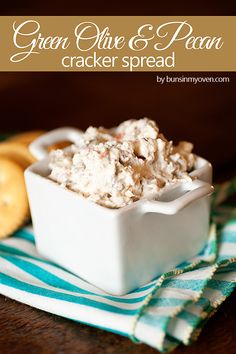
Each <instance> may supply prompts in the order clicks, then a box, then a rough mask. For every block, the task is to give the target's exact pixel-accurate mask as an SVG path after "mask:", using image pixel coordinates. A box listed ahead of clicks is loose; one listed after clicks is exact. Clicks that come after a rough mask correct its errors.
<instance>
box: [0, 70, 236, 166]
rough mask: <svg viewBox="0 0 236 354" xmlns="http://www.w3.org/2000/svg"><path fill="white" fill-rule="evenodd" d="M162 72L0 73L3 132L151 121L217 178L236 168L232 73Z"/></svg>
mask: <svg viewBox="0 0 236 354" xmlns="http://www.w3.org/2000/svg"><path fill="white" fill-rule="evenodd" d="M156 75H161V76H165V74H164V73H158V74H156V73H0V105H1V118H0V119H1V124H0V130H1V131H2V132H9V131H10V132H12V131H21V130H22V131H24V130H31V129H42V128H43V129H53V128H56V127H59V126H64V125H66V126H76V127H79V128H81V129H85V128H86V127H88V126H89V125H94V126H98V125H103V126H105V127H111V126H114V125H116V124H118V123H120V122H121V121H123V120H126V119H130V118H140V117H144V116H147V117H150V118H152V119H154V120H156V121H157V122H158V124H159V126H160V129H161V130H162V131H163V132H164V134H165V135H166V136H167V138H168V139H173V140H174V141H175V142H177V141H178V140H180V139H185V140H190V141H192V142H193V143H194V145H195V152H196V153H198V154H200V155H202V156H204V157H206V158H207V159H209V160H210V161H211V162H212V163H213V165H214V168H215V171H217V172H218V170H219V169H225V168H228V167H230V166H232V164H236V144H235V129H236V116H235V112H236V100H235V93H236V74H235V73H199V74H196V73H168V74H167V75H169V76H171V77H174V76H182V75H184V76H214V77H216V76H227V77H229V78H230V83H202V84H196V85H195V84H192V83H176V84H173V83H172V84H170V83H169V84H164V85H161V84H158V83H157V82H156Z"/></svg>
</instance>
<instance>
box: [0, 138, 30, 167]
mask: <svg viewBox="0 0 236 354" xmlns="http://www.w3.org/2000/svg"><path fill="white" fill-rule="evenodd" d="M1 156H2V157H5V158H9V159H10V160H12V161H15V162H16V163H17V164H19V165H20V166H22V167H23V168H24V169H25V168H26V167H28V166H29V165H31V164H32V163H34V162H35V161H36V159H35V158H34V157H33V156H32V155H31V153H30V152H29V149H28V147H27V146H26V145H23V144H21V143H17V142H14V141H13V142H10V141H9V142H8V141H6V142H3V143H0V157H1Z"/></svg>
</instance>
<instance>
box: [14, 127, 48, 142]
mask: <svg viewBox="0 0 236 354" xmlns="http://www.w3.org/2000/svg"><path fill="white" fill-rule="evenodd" d="M44 133H45V131H43V130H32V131H29V132H26V133H20V134H16V135H14V136H12V137H10V138H9V139H8V141H11V142H12V141H14V142H17V143H21V144H24V145H27V146H28V145H29V144H31V143H32V142H33V141H34V140H35V139H37V138H38V137H39V136H40V135H42V134H44Z"/></svg>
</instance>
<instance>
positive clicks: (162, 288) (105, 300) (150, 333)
mask: <svg viewBox="0 0 236 354" xmlns="http://www.w3.org/2000/svg"><path fill="white" fill-rule="evenodd" d="M235 190H236V180H234V181H232V182H230V183H225V184H223V185H221V186H217V187H216V193H215V196H214V199H213V206H214V207H213V212H212V225H211V228H210V232H209V239H208V243H207V244H206V246H205V248H204V250H203V251H202V252H201V253H200V254H199V255H198V256H197V257H195V258H194V259H191V260H190V261H188V262H185V263H183V264H180V265H179V266H178V267H176V269H174V270H172V271H170V272H168V273H166V274H163V275H162V276H160V277H158V278H157V279H155V280H153V281H152V282H150V283H149V284H146V285H145V286H143V287H141V288H139V289H137V290H135V291H133V292H132V293H130V294H128V295H125V296H112V295H108V294H106V293H104V292H102V291H101V290H99V289H97V288H96V287H94V286H92V285H91V284H88V283H86V282H85V281H84V280H82V279H80V278H79V277H77V276H75V275H73V274H71V273H70V272H68V271H66V270H65V269H63V268H61V267H59V266H57V265H55V264H53V263H52V262H49V261H47V260H45V259H43V258H42V257H41V256H40V255H39V254H38V253H37V251H36V248H35V243H34V234H33V230H32V228H31V227H26V228H24V229H22V230H20V231H18V232H17V233H15V234H14V235H13V236H12V237H11V238H8V239H5V240H2V241H1V242H0V293H1V294H3V295H5V296H8V297H10V298H12V299H15V300H17V301H20V302H23V303H25V304H28V305H30V306H33V307H36V308H38V309H41V310H44V311H47V312H50V313H53V314H57V315H60V316H63V317H66V318H68V319H71V320H74V321H79V322H82V323H86V324H88V325H92V326H95V327H99V328H102V329H105V330H108V331H111V332H115V333H118V334H120V335H123V336H127V337H130V339H132V340H133V341H134V342H143V343H146V344H148V345H150V346H152V347H154V348H156V349H158V350H159V351H161V352H168V351H171V350H172V349H174V348H175V347H176V346H178V345H179V344H180V343H183V344H186V345H188V344H190V343H191V341H193V340H195V339H196V338H197V337H198V335H199V333H200V331H201V329H202V327H203V325H204V323H205V322H206V320H207V319H208V318H209V317H210V316H211V315H212V314H214V312H215V311H216V309H217V308H218V306H219V305H220V304H221V303H222V302H223V301H224V300H225V299H226V297H227V296H229V295H230V294H231V293H232V291H233V290H234V288H235V286H236V208H234V207H233V206H230V205H224V204H223V205H221V206H219V202H220V203H222V201H223V200H225V198H226V197H227V196H228V195H229V194H231V193H233V192H235Z"/></svg>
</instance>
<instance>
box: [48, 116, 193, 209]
mask: <svg viewBox="0 0 236 354" xmlns="http://www.w3.org/2000/svg"><path fill="white" fill-rule="evenodd" d="M192 149H193V145H192V144H191V143H189V142H184V141H182V142H180V143H179V144H178V145H177V146H173V143H172V141H168V140H166V139H165V137H164V136H163V134H161V133H159V128H158V126H157V125H156V123H155V122H154V121H153V120H150V119H148V118H143V119H139V120H128V121H125V122H123V123H121V124H120V125H119V126H118V127H117V128H114V129H111V130H107V129H104V128H102V127H100V128H93V127H89V128H88V129H87V130H86V131H85V133H83V134H82V135H81V139H80V140H79V141H78V142H77V143H76V144H74V145H71V147H70V148H69V150H68V149H67V150H55V151H52V152H51V153H50V163H49V168H50V170H51V173H50V175H49V178H50V179H52V180H53V181H55V182H57V183H59V184H60V185H62V186H63V187H66V188H68V189H71V190H73V191H75V192H78V193H79V194H81V195H83V196H84V197H86V198H88V199H90V200H92V201H94V202H95V203H98V204H100V205H103V206H105V207H108V208H121V207H123V206H125V205H128V204H131V203H133V202H135V201H137V200H139V199H140V198H143V197H147V196H148V195H150V194H156V195H157V196H158V195H159V194H160V193H161V192H162V191H163V188H166V187H167V186H169V185H170V184H172V183H176V182H177V181H185V180H190V179H191V177H190V176H189V173H188V172H189V171H191V169H192V168H193V166H194V162H195V155H194V154H193V153H192Z"/></svg>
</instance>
